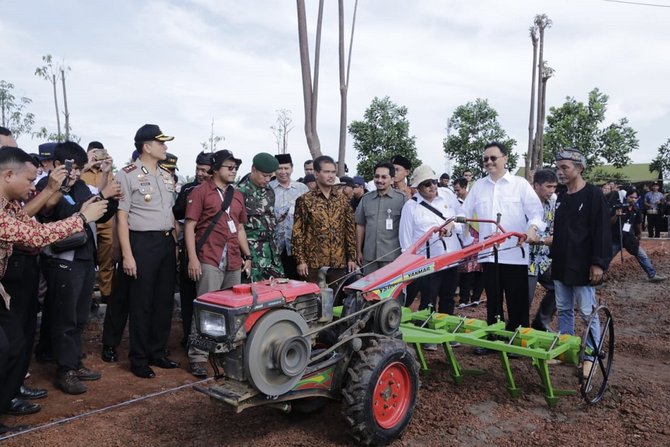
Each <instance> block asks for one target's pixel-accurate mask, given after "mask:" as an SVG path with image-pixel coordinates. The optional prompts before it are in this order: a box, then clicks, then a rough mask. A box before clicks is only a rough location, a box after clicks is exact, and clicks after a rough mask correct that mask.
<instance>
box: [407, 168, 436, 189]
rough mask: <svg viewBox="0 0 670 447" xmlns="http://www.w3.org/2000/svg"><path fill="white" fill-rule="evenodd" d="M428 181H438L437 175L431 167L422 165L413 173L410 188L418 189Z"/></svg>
mask: <svg viewBox="0 0 670 447" xmlns="http://www.w3.org/2000/svg"><path fill="white" fill-rule="evenodd" d="M426 180H437V174H435V171H433V168H431V167H430V166H428V165H421V166H419V167H418V168H416V169H415V170H414V172H413V173H412V182H411V185H410V186H412V188H416V187H418V186H419V185H420V184H421V183H423V182H425V181H426Z"/></svg>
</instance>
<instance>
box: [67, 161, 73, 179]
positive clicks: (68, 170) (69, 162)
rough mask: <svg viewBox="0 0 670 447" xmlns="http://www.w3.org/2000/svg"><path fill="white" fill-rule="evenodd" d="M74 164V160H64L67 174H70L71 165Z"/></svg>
mask: <svg viewBox="0 0 670 447" xmlns="http://www.w3.org/2000/svg"><path fill="white" fill-rule="evenodd" d="M73 165H74V160H65V170H66V171H67V175H70V174H71V173H72V166H73Z"/></svg>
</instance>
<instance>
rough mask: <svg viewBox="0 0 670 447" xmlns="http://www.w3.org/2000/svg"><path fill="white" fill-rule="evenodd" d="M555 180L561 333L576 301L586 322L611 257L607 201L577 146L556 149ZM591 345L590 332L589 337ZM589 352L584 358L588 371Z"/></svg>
mask: <svg viewBox="0 0 670 447" xmlns="http://www.w3.org/2000/svg"><path fill="white" fill-rule="evenodd" d="M556 167H557V175H558V180H559V181H560V182H561V183H563V184H564V185H566V186H567V191H565V192H563V193H561V194H560V195H559V196H558V199H557V201H556V214H555V220H554V238H553V242H552V245H551V252H550V253H551V258H552V266H551V268H552V278H553V279H554V287H555V291H556V308H557V310H558V327H559V331H560V333H562V334H571V335H572V334H574V333H575V310H574V309H575V304H576V305H577V307H578V309H579V313H580V315H581V317H582V321H583V322H584V324H587V322H588V321H589V318H590V317H591V314H592V313H593V312H594V310H595V307H596V305H597V302H596V289H595V286H596V285H598V284H600V282H601V281H602V278H603V272H604V271H605V270H606V269H607V267H608V265H609V262H610V260H611V259H612V235H611V230H610V226H611V225H610V221H609V207H608V206H607V202H606V201H605V197H604V196H603V193H602V191H601V190H600V188H598V187H596V186H594V185H591V184H589V183H587V182H586V180H584V178H583V177H582V174H583V172H584V169H585V168H586V158H585V157H584V155H582V154H581V153H580V152H579V151H578V150H577V149H564V150H561V151H559V152H558V154H556ZM591 333H592V334H593V339H595V340H598V339H599V338H600V321H599V319H598V315H597V314H596V315H595V318H593V321H592V323H591ZM587 344H588V345H589V347H590V348H591V349H592V350H593V349H595V347H594V346H592V344H593V343H592V342H591V338H590V337H589V341H588V342H587ZM592 367H593V357H592V356H589V355H586V356H585V357H584V359H583V370H582V373H583V374H584V376H585V377H587V376H588V375H589V373H590V371H591V368H592Z"/></svg>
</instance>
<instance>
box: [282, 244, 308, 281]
mask: <svg viewBox="0 0 670 447" xmlns="http://www.w3.org/2000/svg"><path fill="white" fill-rule="evenodd" d="M280 257H281V264H282V266H283V267H284V274H285V275H286V277H287V278H288V279H296V280H299V281H301V280H303V279H304V278H301V277H300V276H299V275H298V266H297V265H296V263H295V258H294V257H293V256H289V254H288V253H287V252H286V249H284V250H282V252H281V255H280Z"/></svg>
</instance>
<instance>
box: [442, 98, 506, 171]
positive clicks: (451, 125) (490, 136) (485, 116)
mask: <svg viewBox="0 0 670 447" xmlns="http://www.w3.org/2000/svg"><path fill="white" fill-rule="evenodd" d="M492 141H498V142H500V143H502V144H504V145H505V147H507V150H508V153H509V157H508V162H507V165H508V166H507V167H508V169H509V170H510V171H512V170H514V168H516V165H517V161H518V156H517V155H516V154H515V153H513V152H512V149H513V148H514V146H515V145H516V140H515V139H514V138H509V137H508V136H507V133H506V132H505V130H504V129H503V128H502V126H501V125H500V123H499V122H498V112H496V110H495V109H494V108H493V107H491V106H490V105H489V102H488V100H486V99H480V98H477V99H476V100H475V101H474V102H469V103H467V104H464V105H461V106H458V107H457V108H456V110H454V113H453V114H452V115H451V118H449V119H448V120H447V138H445V139H444V142H443V147H444V152H445V153H446V154H447V157H449V158H451V159H453V160H455V162H456V166H455V167H454V171H455V172H457V173H459V174H460V173H462V172H463V171H466V170H470V171H472V173H473V175H475V176H481V175H482V174H483V173H484V170H483V166H482V152H484V146H486V144H487V143H490V142H492Z"/></svg>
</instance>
